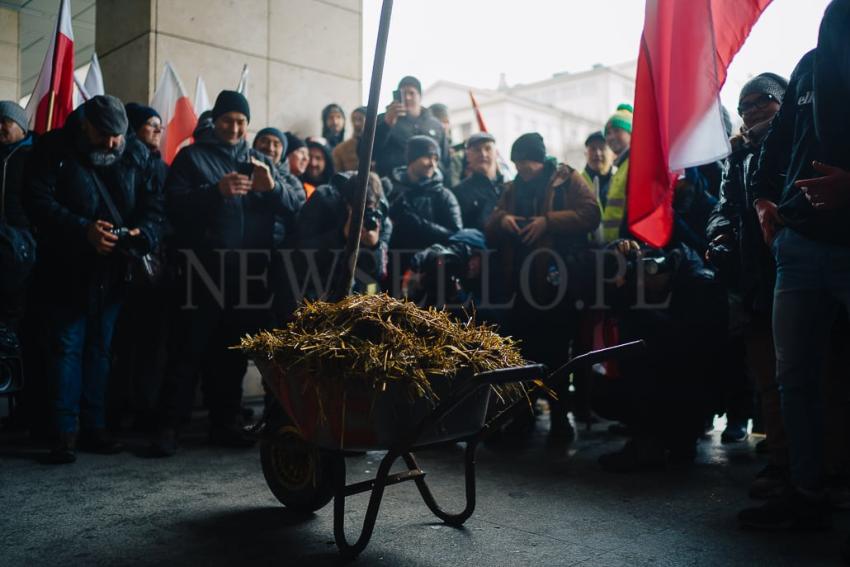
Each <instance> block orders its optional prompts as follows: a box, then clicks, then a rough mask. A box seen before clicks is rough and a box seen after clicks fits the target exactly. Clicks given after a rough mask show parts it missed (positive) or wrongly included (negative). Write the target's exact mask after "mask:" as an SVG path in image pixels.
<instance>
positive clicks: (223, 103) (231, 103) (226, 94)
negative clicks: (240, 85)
mask: <svg viewBox="0 0 850 567" xmlns="http://www.w3.org/2000/svg"><path fill="white" fill-rule="evenodd" d="M228 112H240V113H242V114H244V115H245V118H247V119H248V122H250V121H251V108H250V107H249V106H248V99H246V98H245V95H243V94H242V93H239V92H236V91H221V92H220V93H218V96H217V97H216V99H215V105H213V109H212V118H213V121H216V120H218V117H219V116H221V115H222V114H227V113H228Z"/></svg>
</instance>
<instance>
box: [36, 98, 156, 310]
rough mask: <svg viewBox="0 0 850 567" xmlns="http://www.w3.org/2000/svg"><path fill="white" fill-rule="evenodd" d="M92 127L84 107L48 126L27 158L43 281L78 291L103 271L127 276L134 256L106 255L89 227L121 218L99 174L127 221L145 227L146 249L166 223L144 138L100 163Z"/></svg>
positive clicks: (110, 277) (105, 279) (109, 281)
mask: <svg viewBox="0 0 850 567" xmlns="http://www.w3.org/2000/svg"><path fill="white" fill-rule="evenodd" d="M84 136H85V134H84V133H83V131H82V129H81V113H80V111H79V110H77V111H75V112H73V113H72V114H71V115H70V116H69V117H68V120H67V121H66V122H65V125H64V126H63V127H62V128H60V129H56V130H52V131H50V132H48V133H46V134H44V135H43V136H42V137H41V138H40V139H39V140H38V142H37V143H36V145H35V147H34V148H33V150H32V153H31V154H30V159H29V160H28V163H27V173H26V182H25V183H26V187H25V192H24V204H25V206H26V209H27V212H28V213H29V215H30V219H31V221H32V223H33V225H34V226H35V228H36V231H37V239H38V245H39V265H38V266H37V267H36V272H37V273H40V274H43V275H44V276H45V278H44V279H43V280H42V281H45V282H48V283H50V284H51V285H52V286H53V287H55V288H56V289H60V288H61V289H62V293H69V294H71V295H74V294H77V295H76V297H83V296H82V295H79V293H80V292H82V291H84V290H86V289H88V286H90V285H91V284H92V283H94V282H95V278H97V281H98V283H100V284H103V285H109V286H111V285H115V284H118V283H120V282H121V281H123V279H124V277H125V276H126V269H127V261H126V257H125V256H124V255H122V254H121V253H119V252H113V253H111V254H109V255H107V256H101V255H99V254H98V253H97V252H96V251H95V249H94V247H93V246H92V245H91V244H90V243H89V241H88V238H87V230H88V227H89V225H90V224H91V223H93V222H94V221H96V220H105V221H108V222H111V223H112V224H113V225H115V224H116V220H115V219H113V218H111V214H110V212H109V209H108V208H107V206H106V205H105V203H104V202H103V199H102V198H101V195H100V191H99V190H98V187H97V184H96V181H95V176H97V178H98V179H99V180H100V181H101V183H102V184H103V186H104V187H105V188H106V190H107V191H108V192H109V195H110V197H111V198H112V201H113V203H114V205H115V207H116V208H117V209H118V212H119V213H120V215H121V217H122V220H123V221H124V226H125V227H126V228H138V229H139V230H140V231H141V234H142V236H143V239H142V241H141V244H142V245H143V246H142V249H139V252H142V253H144V252H148V251H150V250H152V249H154V248H156V247H157V246H158V245H159V241H160V237H161V233H162V227H163V224H164V220H165V219H164V213H163V200H162V193H161V192H160V191H159V190H158V188H157V187H156V184H155V172H154V171H153V165H152V161H151V159H150V152H149V151H148V149H147V148H146V147H145V145H144V144H142V143H141V142H140V141H139V140H138V139H136V138H130V139H127V140H126V142H125V148H124V152H123V153H122V155H121V157H120V158H119V159H118V160H117V161H116V162H115V163H113V164H112V165H110V166H107V167H100V168H98V167H94V166H92V165H91V163H90V162H89V159H88V157H87V155H86V154H85V152H84V151H83V150H82V149H81V147H82V145H83V140H85V138H84Z"/></svg>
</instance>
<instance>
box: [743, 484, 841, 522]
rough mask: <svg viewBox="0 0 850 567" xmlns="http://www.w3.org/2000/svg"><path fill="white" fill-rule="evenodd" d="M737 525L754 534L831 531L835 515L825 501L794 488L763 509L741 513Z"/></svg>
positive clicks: (768, 502) (753, 509)
mask: <svg viewBox="0 0 850 567" xmlns="http://www.w3.org/2000/svg"><path fill="white" fill-rule="evenodd" d="M738 521H739V522H740V524H741V527H743V528H750V529H754V530H767V531H790V530H794V531H812V530H814V531H821V530H828V529H829V528H831V527H832V514H831V511H830V508H829V503H828V502H827V500H826V498H825V497H823V496H819V497H816V496H808V495H805V494H802V493H801V492H800V491H798V490H795V489H793V488H792V489H789V490H786V491H785V493H784V494H782V495H781V496H778V497H776V498H771V499H770V500H768V501H767V502H765V503H764V504H762V505H761V506H758V507H756V508H747V509H745V510H741V512H739V513H738Z"/></svg>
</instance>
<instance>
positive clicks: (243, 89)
mask: <svg viewBox="0 0 850 567" xmlns="http://www.w3.org/2000/svg"><path fill="white" fill-rule="evenodd" d="M236 92H238V93H242V95H243V96H244V97H245V98H248V64H247V63H245V65H243V66H242V76H241V77H239V86H238V87H236Z"/></svg>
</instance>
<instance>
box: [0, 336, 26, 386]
mask: <svg viewBox="0 0 850 567" xmlns="http://www.w3.org/2000/svg"><path fill="white" fill-rule="evenodd" d="M23 387H24V364H23V357H22V356H21V343H20V341H19V340H18V335H17V334H15V332H14V331H12V329H10V328H8V327H7V326H6V325H4V324H3V323H0V395H5V394H12V393H14V392H18V391H20V390H22V389H23Z"/></svg>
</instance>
